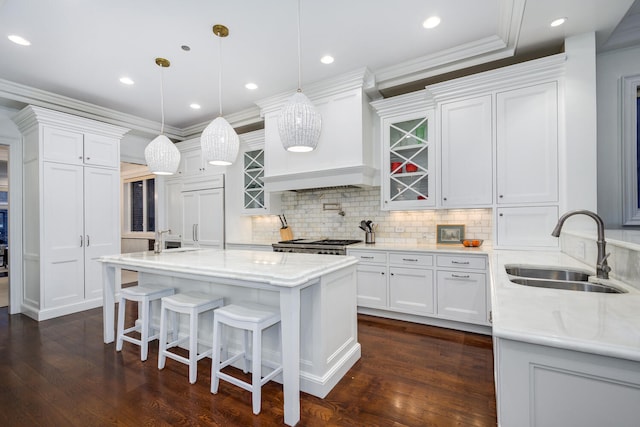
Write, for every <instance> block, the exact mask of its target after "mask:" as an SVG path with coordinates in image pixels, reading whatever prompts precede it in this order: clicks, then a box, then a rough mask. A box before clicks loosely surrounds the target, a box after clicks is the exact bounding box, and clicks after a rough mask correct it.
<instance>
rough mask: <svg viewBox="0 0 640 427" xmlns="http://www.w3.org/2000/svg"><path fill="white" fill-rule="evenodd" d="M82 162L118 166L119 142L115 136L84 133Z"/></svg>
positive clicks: (92, 164)
mask: <svg viewBox="0 0 640 427" xmlns="http://www.w3.org/2000/svg"><path fill="white" fill-rule="evenodd" d="M84 164H85V165H91V166H104V167H110V168H118V167H119V165H120V142H119V140H118V139H116V138H110V137H107V136H102V135H93V134H90V133H85V135H84Z"/></svg>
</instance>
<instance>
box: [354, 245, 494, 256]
mask: <svg viewBox="0 0 640 427" xmlns="http://www.w3.org/2000/svg"><path fill="white" fill-rule="evenodd" d="M347 249H358V250H372V251H418V252H439V251H440V252H456V253H464V254H489V253H491V252H492V248H491V246H488V245H482V246H480V247H477V248H466V247H464V246H462V244H455V245H437V244H435V243H421V244H415V243H356V244H354V245H349V246H347Z"/></svg>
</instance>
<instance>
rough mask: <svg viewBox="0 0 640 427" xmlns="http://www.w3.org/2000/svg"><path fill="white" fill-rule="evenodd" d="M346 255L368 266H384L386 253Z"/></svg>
mask: <svg viewBox="0 0 640 427" xmlns="http://www.w3.org/2000/svg"><path fill="white" fill-rule="evenodd" d="M348 254H349V255H351V256H354V257H356V258H358V259H359V260H360V262H366V263H370V264H386V263H387V253H386V252H378V251H348Z"/></svg>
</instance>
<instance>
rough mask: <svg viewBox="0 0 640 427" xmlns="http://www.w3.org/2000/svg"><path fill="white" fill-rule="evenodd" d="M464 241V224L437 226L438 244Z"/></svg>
mask: <svg viewBox="0 0 640 427" xmlns="http://www.w3.org/2000/svg"><path fill="white" fill-rule="evenodd" d="M462 239H464V224H438V225H436V242H437V243H439V244H455V243H460V240H462Z"/></svg>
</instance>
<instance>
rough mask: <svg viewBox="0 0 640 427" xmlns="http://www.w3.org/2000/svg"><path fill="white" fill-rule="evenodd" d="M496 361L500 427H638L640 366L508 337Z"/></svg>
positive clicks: (498, 342)
mask: <svg viewBox="0 0 640 427" xmlns="http://www.w3.org/2000/svg"><path fill="white" fill-rule="evenodd" d="M593 333H597V331H593ZM494 357H495V363H494V365H495V371H496V401H497V402H496V403H497V410H498V411H497V412H498V424H499V425H500V426H504V427H510V426H518V427H520V426H523V427H534V426H545V427H546V426H580V427H601V426H616V427H632V426H633V427H635V426H637V425H638V420H639V419H640V406H639V405H638V402H640V363H638V362H637V361H631V360H625V359H620V358H615V357H608V356H601V355H596V354H589V353H585V352H581V351H572V350H566V349H561V348H555V347H547V346H543V345H536V344H531V343H526V342H520V341H514V340H508V339H504V338H494Z"/></svg>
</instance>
